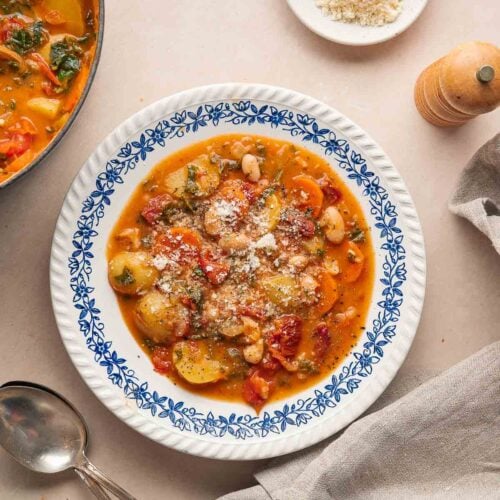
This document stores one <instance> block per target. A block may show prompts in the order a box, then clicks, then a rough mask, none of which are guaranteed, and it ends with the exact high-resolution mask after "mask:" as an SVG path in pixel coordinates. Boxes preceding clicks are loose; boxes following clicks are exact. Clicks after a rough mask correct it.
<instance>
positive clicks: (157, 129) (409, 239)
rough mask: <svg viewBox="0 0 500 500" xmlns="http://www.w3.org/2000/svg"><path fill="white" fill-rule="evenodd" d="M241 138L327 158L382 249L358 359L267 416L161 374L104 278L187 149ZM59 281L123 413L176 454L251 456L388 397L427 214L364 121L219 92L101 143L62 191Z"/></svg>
mask: <svg viewBox="0 0 500 500" xmlns="http://www.w3.org/2000/svg"><path fill="white" fill-rule="evenodd" d="M232 132H235V133H249V134H250V133H251V134H259V135H265V136H269V137H275V138H278V139H283V140H288V141H291V142H294V143H296V144H300V145H301V146H304V147H306V148H308V149H310V150H311V151H313V152H315V153H316V154H319V155H321V156H322V157H324V158H325V159H326V160H327V161H328V162H329V164H330V165H331V168H332V169H333V170H334V171H335V172H336V173H338V174H339V175H340V176H341V177H342V179H343V180H344V181H345V182H346V183H347V185H348V186H349V188H350V189H351V190H352V191H353V192H354V194H355V195H356V196H357V198H358V199H359V200H360V203H361V205H362V208H363V210H364V213H365V216H366V218H367V221H368V223H369V224H370V226H371V228H372V236H373V242H374V247H375V253H376V259H375V260H376V264H375V269H376V271H375V273H376V274H375V285H374V291H373V298H372V302H371V306H370V309H369V313H368V319H367V323H366V325H367V328H366V330H365V332H364V334H363V335H362V337H361V338H360V340H359V341H358V343H357V344H356V346H355V348H354V349H353V351H352V354H350V355H349V356H348V357H347V358H346V359H345V360H344V361H343V362H342V363H341V365H340V366H339V367H338V368H337V369H336V370H335V371H334V372H333V373H331V374H330V375H328V376H327V377H326V378H325V379H323V380H322V381H321V382H320V383H318V384H317V385H316V386H313V387H311V388H309V389H306V390H304V391H302V392H300V393H298V394H295V395H293V396H292V397H288V398H286V399H282V400H279V401H273V402H271V403H269V404H268V405H266V406H265V407H264V408H263V410H262V411H261V413H260V414H259V415H256V414H255V412H254V411H253V410H252V408H250V407H249V406H247V405H245V404H243V403H241V404H240V403H230V402H225V401H218V400H213V399H209V398H205V397H203V396H200V395H197V394H194V393H191V392H188V391H186V390H185V389H183V388H182V387H179V386H175V385H174V384H173V383H172V382H171V381H170V380H169V379H168V378H167V377H165V376H162V375H159V374H158V373H155V372H154V371H153V368H152V365H151V361H150V360H149V358H148V357H147V356H146V355H145V354H144V353H143V352H142V350H141V348H140V347H139V345H138V344H137V342H136V341H135V340H134V338H133V336H132V335H131V334H130V333H129V332H128V329H127V326H126V325H125V322H124V320H123V319H122V316H121V313H120V309H119V307H118V303H117V300H116V297H115V295H114V293H113V291H112V289H111V288H110V286H109V284H108V281H107V261H106V243H107V239H108V236H109V234H110V231H111V229H112V227H113V225H114V224H115V222H116V220H117V218H118V216H119V214H120V212H121V211H122V209H123V207H124V205H125V204H126V202H127V200H128V199H129V197H130V195H131V194H132V192H133V191H134V189H135V188H136V186H137V185H138V184H139V183H140V181H141V180H142V179H143V178H144V177H145V176H146V175H147V173H148V172H149V171H150V169H151V168H153V166H154V165H155V164H157V163H158V161H160V160H161V159H162V158H164V157H165V156H167V155H169V154H171V153H172V152H174V151H176V150H178V149H179V148H183V147H186V146H188V145H189V144H191V143H193V142H197V141H200V140H203V139H207V138H209V137H212V136H215V135H220V134H226V133H232ZM50 272H51V291H52V302H53V307H54V311H55V315H56V319H57V323H58V327H59V330H60V333H61V337H62V340H63V342H64V345H65V346H66V349H67V351H68V353H69V355H70V357H71V359H72V361H73V363H74V365H75V366H76V368H77V369H78V371H79V372H80V374H81V375H82V377H83V379H84V380H85V382H86V383H87V384H88V385H89V387H90V388H91V389H92V391H93V392H94V393H95V394H96V396H97V397H98V398H99V399H100V400H101V401H102V402H103V403H104V404H105V405H106V406H107V407H108V408H109V409H110V410H111V411H112V412H113V413H114V414H115V415H116V416H117V417H118V418H120V419H121V420H123V421H124V422H125V423H127V424H128V425H130V426H131V427H133V428H134V429H136V430H137V431H139V432H140V433H142V434H144V435H145V436H148V437H149V438H151V439H153V440H154V441H157V442H158V443H161V444H163V445H165V446H169V447H172V448H175V449H177V450H180V451H184V452H187V453H191V454H194V455H200V456H204V457H211V458H218V459H233V460H247V459H257V458H266V457H272V456H277V455H282V454H285V453H289V452H292V451H296V450H299V449H302V448H305V447H306V446H310V445H312V444H314V443H317V442H318V441H320V440H322V439H324V438H327V437H328V436H331V435H332V434H334V433H335V432H337V431H339V430H340V429H342V428H343V427H345V426H346V425H348V424H349V423H350V422H352V421H353V420H354V419H356V418H357V417H358V416H359V415H361V413H363V411H365V410H366V409H367V408H368V407H369V406H370V405H371V404H372V403H373V402H374V401H375V400H376V399H377V398H378V396H379V395H380V394H381V393H382V391H383V390H384V389H385V388H386V387H387V385H388V384H389V382H390V381H391V380H392V378H393V377H394V376H395V375H396V372H397V370H398V368H399V367H400V366H401V364H402V362H403V360H404V359H405V356H406V354H407V352H408V349H409V348H410V345H411V343H412V340H413V337H414V335H415V332H416V329H417V325H418V322H419V318H420V312H421V309H422V304H423V299H424V291H425V252H424V244H423V237H422V232H421V228H420V223H419V220H418V216H417V213H416V211H415V208H414V205H413V203H412V200H411V197H410V195H409V194H408V191H407V190H406V187H405V185H404V183H403V181H402V179H401V177H400V175H399V173H398V172H397V170H396V169H395V168H394V166H393V165H392V164H391V162H390V160H389V159H388V158H387V156H386V155H385V153H384V152H383V151H382V150H381V149H380V147H379V146H378V145H377V144H376V143H375V142H374V141H373V140H372V139H371V138H370V137H369V136H368V135H367V134H366V133H365V132H364V131H363V130H361V129H360V128H359V127H358V126H357V125H355V124H354V123H352V122H351V121H350V120H349V119H347V118H346V117H344V116H343V115H342V114H340V113H339V112H338V111H335V110H334V109H332V108H331V107H329V106H327V105H326V104H323V103H321V102H319V101H317V100H315V99H313V98H311V97H307V96H305V95H302V94H299V93H297V92H294V91H291V90H287V89H282V88H276V87H271V86H267V85H253V84H248V85H247V84H223V85H211V86H208V87H201V88H197V89H193V90H188V91H186V92H182V93H180V94H176V95H173V96H171V97H167V98H165V99H162V100H160V101H158V102H156V103H154V104H152V105H150V106H148V107H147V108H145V109H144V110H142V111H140V112H139V113H137V114H135V115H134V116H132V117H131V118H130V119H128V120H127V121H126V122H124V123H123V124H122V125H120V126H119V127H118V128H117V129H116V130H115V131H114V132H113V133H112V134H111V135H110V136H109V137H108V138H106V139H105V140H104V142H103V143H102V144H101V145H100V146H99V147H98V148H97V149H96V151H95V152H94V154H93V155H92V156H91V157H90V159H89V160H88V161H87V163H86V164H85V165H84V166H83V167H82V169H81V171H80V173H79V174H78V176H77V177H76V179H75V180H74V182H73V184H72V186H71V188H70V190H69V192H68V194H67V196H66V199H65V201H64V205H63V207H62V210H61V214H60V216H59V220H58V223H57V228H56V231H55V234H54V241H53V246H52V257H51V266H50Z"/></svg>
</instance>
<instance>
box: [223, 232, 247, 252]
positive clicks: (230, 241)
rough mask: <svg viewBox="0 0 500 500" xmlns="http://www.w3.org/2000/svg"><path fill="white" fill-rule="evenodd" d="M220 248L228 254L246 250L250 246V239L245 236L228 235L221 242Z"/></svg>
mask: <svg viewBox="0 0 500 500" xmlns="http://www.w3.org/2000/svg"><path fill="white" fill-rule="evenodd" d="M219 246H220V247H221V248H222V249H223V250H226V251H228V252H229V251H233V250H246V249H247V248H248V247H249V246H250V238H249V237H248V236H246V235H245V234H238V233H232V234H228V235H227V236H223V237H222V238H221V239H220V240H219Z"/></svg>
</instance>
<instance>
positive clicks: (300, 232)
mask: <svg viewBox="0 0 500 500" xmlns="http://www.w3.org/2000/svg"><path fill="white" fill-rule="evenodd" d="M282 222H284V223H286V224H287V225H288V231H289V232H290V233H291V235H292V236H302V237H303V238H307V239H309V238H312V237H313V236H314V233H315V232H316V226H315V225H314V222H313V221H312V220H311V219H308V218H307V217H306V216H305V215H304V214H302V213H301V212H299V211H298V210H293V209H290V210H286V212H285V214H284V216H283V217H282Z"/></svg>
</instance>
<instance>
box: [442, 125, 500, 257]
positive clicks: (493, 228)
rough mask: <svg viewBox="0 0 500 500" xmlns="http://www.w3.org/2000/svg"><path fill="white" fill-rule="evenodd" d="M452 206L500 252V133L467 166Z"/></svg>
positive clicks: (452, 208)
mask: <svg viewBox="0 0 500 500" xmlns="http://www.w3.org/2000/svg"><path fill="white" fill-rule="evenodd" d="M449 207H450V210H451V211H452V212H453V213H455V214H457V215H461V216H462V217H465V218H466V219H469V220H470V221H471V222H472V223H473V224H474V225H475V226H477V228H478V229H480V230H481V231H482V232H483V233H484V234H485V235H486V236H488V238H490V240H491V242H492V243H493V246H494V247H495V249H496V251H497V252H498V253H500V134H497V135H496V136H495V137H493V139H491V140H490V141H488V142H487V143H486V144H485V145H484V146H482V147H481V148H480V149H479V150H478V151H477V153H476V154H475V155H474V156H473V157H472V159H471V160H470V162H469V163H468V165H467V167H465V169H464V171H463V172H462V175H461V177H460V180H459V182H458V187H457V190H456V192H455V194H454V195H453V198H452V199H451V201H450V205H449Z"/></svg>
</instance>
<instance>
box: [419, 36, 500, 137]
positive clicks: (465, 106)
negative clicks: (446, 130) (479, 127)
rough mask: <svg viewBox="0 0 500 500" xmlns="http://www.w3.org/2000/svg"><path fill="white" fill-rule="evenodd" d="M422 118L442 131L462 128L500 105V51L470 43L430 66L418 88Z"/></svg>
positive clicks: (424, 72)
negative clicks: (450, 128) (448, 128)
mask: <svg viewBox="0 0 500 500" xmlns="http://www.w3.org/2000/svg"><path fill="white" fill-rule="evenodd" d="M414 97H415V104H416V106H417V109H418V111H419V112H420V114H421V115H422V116H423V117H424V118H425V119H426V120H427V121H428V122H430V123H432V124H433V125H436V126H438V127H458V126H460V125H463V124H464V123H466V122H468V121H469V120H471V119H472V118H475V117H476V116H477V115H480V114H483V113H488V112H490V111H493V110H494V109H495V108H496V107H497V106H499V105H500V49H499V48H498V47H495V46H494V45H492V44H490V43H485V42H468V43H463V44H461V45H459V46H458V47H456V48H455V49H453V50H452V51H451V52H450V53H449V54H448V55H446V56H444V57H442V58H441V59H438V60H437V61H436V62H434V63H432V64H431V65H430V66H428V67H427V68H426V69H424V71H422V73H421V74H420V76H419V77H418V80H417V82H416V84H415V95H414Z"/></svg>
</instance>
